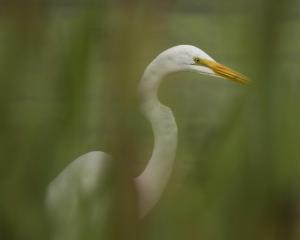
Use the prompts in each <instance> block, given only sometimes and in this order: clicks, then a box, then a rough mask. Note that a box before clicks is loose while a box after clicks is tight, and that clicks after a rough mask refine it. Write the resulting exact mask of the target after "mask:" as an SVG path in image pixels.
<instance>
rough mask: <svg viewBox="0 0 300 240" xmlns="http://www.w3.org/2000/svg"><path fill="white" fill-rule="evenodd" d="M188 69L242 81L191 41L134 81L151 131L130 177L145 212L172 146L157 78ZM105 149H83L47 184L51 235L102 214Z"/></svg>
mask: <svg viewBox="0 0 300 240" xmlns="http://www.w3.org/2000/svg"><path fill="white" fill-rule="evenodd" d="M178 71H193V72H197V73H200V74H205V75H209V76H214V77H221V78H224V79H229V80H232V81H235V82H239V83H242V84H245V83H247V82H248V80H247V78H246V77H245V76H243V75H242V74H240V73H238V72H236V71H234V70H232V69H230V68H228V67H225V66H224V65H221V64H220V63H218V62H216V61H215V60H213V59H212V58H211V57H210V56H209V55H207V54H206V53H205V52H204V51H202V50H200V49H199V48H196V47H193V46H190V45H180V46H175V47H172V48H170V49H167V50H166V51H164V52H162V53H161V54H159V55H158V56H157V57H156V58H155V59H154V60H153V61H152V62H151V63H150V64H149V66H148V67H147V68H146V70H145V72H144V74H143V76H142V79H141V81H140V85H139V94H140V96H141V98H140V99H141V110H142V112H143V114H144V116H145V117H146V118H147V119H148V120H149V122H150V124H151V126H152V130H153V135H154V148H153V151H152V156H151V158H150V160H149V162H148V164H147V166H146V168H145V169H144V171H143V172H142V173H141V174H140V175H139V176H138V177H136V178H135V179H134V184H135V186H136V191H137V195H138V213H139V216H140V217H143V216H145V215H146V214H147V213H148V212H149V210H151V209H152V208H153V206H154V205H155V204H156V203H157V201H158V200H159V199H160V197H161V195H162V193H163V190H164V189H165V187H166V184H167V182H168V179H169V176H170V174H171V170H172V165H173V163H174V159H175V153H176V148H177V125H176V122H175V118H174V116H173V114H172V111H171V110H170V109H169V108H168V107H167V106H164V105H162V104H161V103H160V101H159V99H158V97H157V91H158V87H159V85H160V82H161V81H162V79H163V78H164V77H165V76H166V75H168V74H170V73H173V72H178ZM109 158H110V157H109V155H107V154H106V153H103V152H100V151H94V152H89V153H86V154H84V155H82V156H80V157H79V158H77V159H76V160H74V161H73V162H71V163H70V164H69V165H68V166H67V167H66V168H65V169H64V170H63V171H62V172H61V173H60V174H59V175H58V176H57V177H56V178H55V179H54V180H53V181H52V182H51V183H50V185H49V187H48V189H47V196H46V203H47V208H48V211H49V212H50V214H51V217H52V218H53V221H54V222H55V225H56V226H55V228H56V229H54V231H57V233H56V238H55V239H64V240H66V239H73V240H74V239H78V232H77V228H79V226H78V224H79V222H80V221H81V220H83V221H85V220H87V218H86V217H89V221H91V222H92V219H93V218H95V215H97V214H101V213H102V212H101V210H100V209H101V204H102V202H101V201H105V198H101V196H100V197H99V196H94V195H93V194H94V193H95V192H99V190H100V189H101V184H103V182H102V181H103V177H102V176H103V175H104V173H105V165H106V162H107V161H108V159H109ZM92 197H94V199H91V200H90V201H88V202H87V203H88V204H90V205H92V206H89V208H88V209H90V212H88V214H90V216H84V217H85V218H84V217H83V216H82V215H81V211H80V207H81V205H80V204H81V200H82V199H88V198H92Z"/></svg>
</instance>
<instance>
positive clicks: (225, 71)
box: [201, 59, 250, 84]
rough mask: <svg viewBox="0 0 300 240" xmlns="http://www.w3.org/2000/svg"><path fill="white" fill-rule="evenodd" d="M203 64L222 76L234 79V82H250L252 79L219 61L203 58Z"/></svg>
mask: <svg viewBox="0 0 300 240" xmlns="http://www.w3.org/2000/svg"><path fill="white" fill-rule="evenodd" d="M201 64H202V65H204V66H206V67H208V68H210V69H211V70H212V71H214V72H215V73H216V74H217V75H219V76H220V77H223V78H226V79H229V80H232V81H234V82H238V83H241V84H249V83H250V80H249V79H248V78H247V77H246V76H244V75H243V74H241V73H238V72H236V71H234V70H232V69H230V68H228V67H226V66H224V65H222V64H220V63H218V62H214V61H211V60H207V59H201Z"/></svg>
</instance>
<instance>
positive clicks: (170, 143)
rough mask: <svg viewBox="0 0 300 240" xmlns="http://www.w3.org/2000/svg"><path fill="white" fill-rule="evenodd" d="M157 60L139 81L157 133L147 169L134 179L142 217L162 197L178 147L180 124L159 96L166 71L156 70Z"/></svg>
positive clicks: (145, 111)
mask: <svg viewBox="0 0 300 240" xmlns="http://www.w3.org/2000/svg"><path fill="white" fill-rule="evenodd" d="M155 66H156V64H155V61H154V62H153V63H151V64H150V65H149V66H148V68H147V69H146V71H145V73H144V76H143V78H142V80H141V82H140V86H139V92H140V94H141V109H142V112H143V114H144V115H145V117H146V118H147V119H148V120H149V121H150V123H151V127H152V130H153V134H154V148H153V151H152V156H151V158H150V160H149V162H148V164H147V166H146V168H145V170H144V171H143V172H142V173H141V174H140V175H139V176H138V177H136V178H135V184H136V187H137V194H138V203H139V215H140V217H143V216H144V215H146V214H147V212H148V211H149V210H150V209H151V208H152V207H153V206H154V205H155V204H156V203H157V201H158V200H159V199H160V197H161V195H162V193H163V190H164V189H165V187H166V184H167V182H168V179H169V177H170V174H171V171H172V166H173V164H174V160H175V154H176V148H177V125H176V122H175V118H174V116H173V113H172V111H171V110H170V109H169V108H168V107H166V106H164V105H162V104H161V103H160V102H159V100H158V98H157V90H158V87H159V84H160V81H161V80H162V78H163V77H164V75H165V73H163V72H154V70H155V69H156V68H155Z"/></svg>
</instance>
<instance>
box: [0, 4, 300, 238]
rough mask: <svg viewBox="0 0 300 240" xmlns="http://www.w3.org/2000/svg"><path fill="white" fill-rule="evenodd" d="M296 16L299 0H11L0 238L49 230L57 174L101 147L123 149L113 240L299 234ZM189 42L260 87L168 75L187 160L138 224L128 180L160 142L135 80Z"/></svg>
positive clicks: (165, 97) (4, 29)
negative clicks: (47, 205)
mask: <svg viewBox="0 0 300 240" xmlns="http://www.w3.org/2000/svg"><path fill="white" fill-rule="evenodd" d="M299 14H300V5H299V2H297V1H292V0H285V1H283V0H277V1H273V0H253V1H245V0H228V1H221V0H210V1H202V0H189V1H187V0H177V1H171V0H165V1H159V0H154V1H145V0H144V1H137V0H114V1H105V0H99V1H97V0H85V1H84V0H76V1H75V0H68V1H67V0H65V1H54V0H52V1H50V0H49V1H38V0H27V1H21V0H19V1H18V0H13V1H12V0H10V1H4V0H3V1H0V29H1V31H0V100H1V101H0V114H1V117H0V149H1V152H0V154H1V155H0V158H1V161H0V191H1V194H0V239H3V240H8V239H9V240H12V239H22V240H23V239H30V240H34V239H50V235H51V234H50V233H51V228H50V225H49V222H48V219H47V217H46V214H45V209H44V196H45V189H46V187H47V184H48V183H49V182H50V181H51V180H52V179H53V178H54V177H55V176H56V175H57V174H58V173H59V172H60V171H61V170H62V169H63V168H64V167H65V166H66V165H67V164H68V163H70V162H71V161H72V159H75V158H76V157H78V156H79V155H81V154H83V153H85V152H88V151H91V150H103V151H105V152H109V153H110V154H111V155H113V156H114V158H115V160H114V165H115V168H113V169H114V170H115V172H114V173H112V178H114V179H116V184H114V188H115V190H116V191H115V192H116V196H115V200H114V201H113V204H112V206H113V207H112V210H111V212H112V216H111V221H109V223H108V231H107V233H105V234H107V236H106V239H108V240H109V239H130V240H131V239H156V240H160V239H163V240H168V239H172V240H177V239H203V240H204V239H205V240H223V239H224V240H225V239H230V240H234V239H245V240H247V239H249V240H250V239H251V240H252V239H272V240H274V239H291V240H295V239H299V238H300V230H299V229H300V212H299V211H300V210H299V209H300V188H299V187H300V142H299V137H300V80H299V79H300V70H299V67H298V66H299V63H300V58H299V56H300V43H299V34H300V28H299V26H300V19H299ZM178 44H192V45H195V46H198V47H200V48H202V49H203V50H205V51H207V52H208V53H209V54H210V55H212V56H213V57H214V58H216V59H217V60H218V61H220V62H223V63H225V64H226V65H228V66H231V67H233V68H235V69H238V70H239V71H241V72H243V73H245V74H246V75H248V76H250V78H251V79H252V81H253V84H252V85H251V86H249V87H242V86H239V85H235V84H232V83H229V82H226V81H223V80H222V79H212V78H209V77H206V76H202V77H201V76H200V77H199V76H198V75H195V74H191V73H179V74H176V75H172V76H169V77H168V78H167V79H166V80H165V81H164V83H163V84H162V86H161V89H160V93H159V94H160V99H161V101H162V102H163V103H165V104H166V105H168V106H170V107H171V108H172V109H173V110H174V113H175V116H176V119H177V122H178V127H179V148H178V152H177V161H176V165H175V167H174V173H173V175H172V178H171V180H170V184H169V186H168V188H167V189H166V193H165V194H164V196H163V198H162V200H161V201H160V203H159V204H158V205H157V206H156V207H155V209H153V211H152V212H151V214H150V215H149V216H147V217H146V218H145V219H144V220H142V221H141V222H138V221H137V219H136V218H135V214H134V212H135V208H136V207H135V193H134V188H133V186H132V183H131V181H130V179H131V177H132V176H135V175H138V174H139V173H140V172H141V171H142V169H143V168H144V166H145V164H146V163H147V160H148V159H149V156H150V152H151V149H152V141H153V139H152V133H151V131H150V127H149V124H148V123H147V122H146V121H145V120H144V118H143V117H142V115H141V114H140V113H139V108H138V98H137V96H136V87H137V84H138V81H139V78H140V77H141V75H142V72H143V69H144V68H145V66H146V65H147V64H148V63H149V62H150V61H151V60H152V59H153V58H154V57H155V56H156V55H157V54H158V53H159V52H161V51H162V50H164V49H166V48H168V47H171V46H174V45H178ZM116 209H117V210H116ZM118 213H123V214H118Z"/></svg>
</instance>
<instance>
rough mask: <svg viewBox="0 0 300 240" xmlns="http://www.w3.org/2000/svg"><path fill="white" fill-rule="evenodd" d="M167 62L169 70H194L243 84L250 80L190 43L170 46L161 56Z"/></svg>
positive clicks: (166, 67) (166, 68)
mask: <svg viewBox="0 0 300 240" xmlns="http://www.w3.org/2000/svg"><path fill="white" fill-rule="evenodd" d="M159 58H161V59H162V60H163V61H161V62H164V63H165V70H166V71H167V72H178V71H185V70H186V71H193V72H197V73H200V74H204V75H209V76H213V77H221V78H224V79H228V80H231V81H234V82H238V83H241V84H248V83H249V80H248V78H247V77H246V76H244V75H242V74H241V73H239V72H237V71H235V70H233V69H231V68H229V67H226V66H224V65H223V64H221V63H218V62H216V61H215V60H214V59H213V58H211V57H210V56H209V55H208V54H206V53H205V52H204V51H202V50H201V49H199V48H197V47H194V46H190V45H179V46H176V47H173V48H170V49H168V50H166V51H165V52H163V53H162V54H161V56H159Z"/></svg>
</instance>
